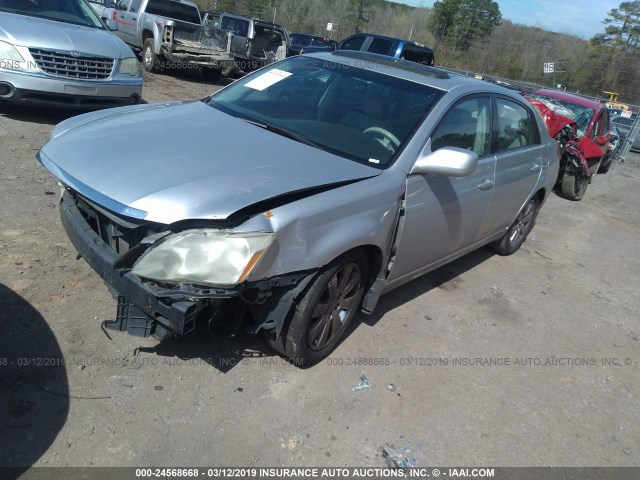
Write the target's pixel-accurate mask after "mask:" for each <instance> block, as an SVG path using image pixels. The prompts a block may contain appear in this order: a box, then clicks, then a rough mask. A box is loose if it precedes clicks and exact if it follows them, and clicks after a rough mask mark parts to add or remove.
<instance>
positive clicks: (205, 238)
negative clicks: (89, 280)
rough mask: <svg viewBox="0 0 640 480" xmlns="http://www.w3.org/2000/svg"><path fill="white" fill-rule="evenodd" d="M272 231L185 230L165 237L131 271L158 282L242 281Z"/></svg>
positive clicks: (269, 240) (268, 242)
mask: <svg viewBox="0 0 640 480" xmlns="http://www.w3.org/2000/svg"><path fill="white" fill-rule="evenodd" d="M273 239H274V234H273V233H265V232H251V233H231V232H224V231H220V230H187V231H184V232H180V233H177V234H174V235H169V236H167V237H166V238H165V239H164V240H163V241H162V242H161V243H160V244H158V245H156V246H153V247H151V248H150V249H149V250H147V251H146V252H145V253H144V255H142V256H141V257H140V259H139V260H138V261H137V262H136V263H135V264H134V266H133V269H132V270H131V271H132V273H134V274H135V275H138V276H139V277H143V278H148V279H151V280H156V281H160V282H170V283H193V284H197V285H211V286H229V285H236V284H238V283H241V282H243V281H244V280H245V279H246V278H247V277H248V276H249V274H250V273H251V272H252V271H253V269H254V268H255V266H256V265H257V264H258V262H259V261H260V259H261V258H262V255H263V254H264V252H265V251H266V250H267V248H269V246H270V245H271V244H272V243H273Z"/></svg>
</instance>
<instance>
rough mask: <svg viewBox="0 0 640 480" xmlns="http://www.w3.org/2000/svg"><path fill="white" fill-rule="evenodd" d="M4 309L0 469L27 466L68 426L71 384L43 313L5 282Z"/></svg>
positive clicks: (1, 291)
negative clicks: (41, 314)
mask: <svg viewBox="0 0 640 480" xmlns="http://www.w3.org/2000/svg"><path fill="white" fill-rule="evenodd" d="M0 312H2V313H1V315H0V338H2V342H1V343H0V345H2V346H1V347H0V412H2V414H1V416H0V417H1V418H0V438H2V439H3V440H2V444H3V446H2V448H0V467H20V469H21V470H26V469H27V468H28V467H30V466H31V465H33V464H34V463H35V462H36V461H37V460H38V459H39V458H40V457H41V456H42V454H43V453H44V452H46V451H47V449H48V448H49V446H50V445H51V444H52V443H53V441H54V439H55V438H56V436H57V435H58V433H59V432H60V430H61V429H62V427H63V426H64V424H65V422H66V420H67V415H68V413H69V385H68V381H67V374H66V370H65V367H64V365H63V363H64V360H63V356H62V352H61V351H60V346H59V345H58V342H57V341H56V338H55V336H54V334H53V332H52V331H51V329H50V328H49V326H48V325H47V323H46V322H45V320H44V319H43V318H42V316H40V314H39V313H38V311H37V310H36V309H34V308H33V307H32V306H31V305H30V304H29V303H28V302H27V301H26V300H24V299H23V298H22V297H21V296H20V295H18V294H17V293H15V292H14V291H13V290H11V289H10V288H8V287H6V286H5V285H3V284H0ZM21 470H16V471H12V472H11V476H14V475H15V476H17V475H18V474H19V473H20V471H21ZM5 473H7V472H5Z"/></svg>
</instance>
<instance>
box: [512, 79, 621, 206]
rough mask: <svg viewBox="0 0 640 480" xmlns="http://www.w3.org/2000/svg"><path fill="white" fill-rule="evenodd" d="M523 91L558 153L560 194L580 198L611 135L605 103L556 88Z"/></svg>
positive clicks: (573, 198) (607, 145)
mask: <svg viewBox="0 0 640 480" xmlns="http://www.w3.org/2000/svg"><path fill="white" fill-rule="evenodd" d="M523 95H524V96H525V98H526V99H527V100H529V102H530V103H531V104H533V105H534V106H535V107H536V108H537V109H538V112H540V115H541V116H542V118H543V119H544V121H545V123H546V125H547V130H548V131H549V134H550V135H551V136H552V137H554V138H555V139H556V140H558V143H559V144H560V149H561V153H562V158H561V160H560V171H559V172H558V182H557V185H559V186H560V187H561V189H562V195H563V196H564V197H565V198H568V199H570V200H580V199H582V197H583V195H584V194H585V192H586V190H587V186H588V185H589V183H591V177H592V176H593V175H594V174H595V173H597V172H598V169H599V168H600V165H601V163H602V160H603V159H604V158H605V157H606V155H607V152H608V150H609V138H610V136H611V132H610V128H611V127H610V123H609V110H608V109H607V107H606V105H604V104H601V103H598V102H596V101H593V100H589V99H587V98H584V97H580V96H578V95H573V94H570V93H566V92H560V91H556V90H544V89H540V90H533V91H529V92H524V93H523Z"/></svg>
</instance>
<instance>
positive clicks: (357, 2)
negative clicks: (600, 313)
mask: <svg viewBox="0 0 640 480" xmlns="http://www.w3.org/2000/svg"><path fill="white" fill-rule="evenodd" d="M369 10H370V5H369V2H368V1H367V0H349V13H348V15H347V17H348V20H349V22H350V23H351V24H352V25H353V29H354V30H355V32H356V33H360V32H363V31H364V30H365V29H366V27H367V23H369V17H368V16H367V13H368V11H369Z"/></svg>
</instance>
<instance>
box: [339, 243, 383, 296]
mask: <svg viewBox="0 0 640 480" xmlns="http://www.w3.org/2000/svg"><path fill="white" fill-rule="evenodd" d="M354 250H361V251H363V252H364V254H365V256H366V257H367V267H368V278H367V285H366V289H365V292H366V291H367V290H368V289H369V287H371V285H372V284H373V282H375V280H376V278H378V274H379V273H380V269H381V268H382V251H381V250H380V248H379V247H376V246H375V245H361V246H359V247H356V248H353V249H351V250H349V252H352V251H354ZM345 253H348V252H345Z"/></svg>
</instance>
